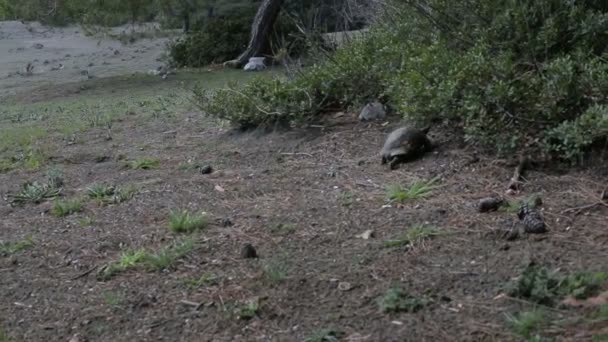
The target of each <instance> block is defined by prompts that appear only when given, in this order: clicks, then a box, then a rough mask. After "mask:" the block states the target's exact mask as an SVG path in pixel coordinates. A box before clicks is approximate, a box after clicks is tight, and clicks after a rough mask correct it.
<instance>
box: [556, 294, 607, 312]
mask: <svg viewBox="0 0 608 342" xmlns="http://www.w3.org/2000/svg"><path fill="white" fill-rule="evenodd" d="M562 304H563V305H566V306H571V307H575V308H576V307H578V308H580V307H587V308H588V307H595V306H602V305H606V304H608V291H604V292H602V293H600V294H599V295H597V296H595V297H589V298H587V299H584V300H579V299H576V298H574V297H567V298H566V299H564V300H562Z"/></svg>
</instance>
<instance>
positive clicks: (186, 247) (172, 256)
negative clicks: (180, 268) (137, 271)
mask: <svg viewBox="0 0 608 342" xmlns="http://www.w3.org/2000/svg"><path fill="white" fill-rule="evenodd" d="M193 249H194V240H192V239H185V240H181V241H178V242H176V243H174V244H173V245H171V246H168V247H164V248H163V249H161V250H160V251H159V252H158V253H148V254H146V257H145V259H144V263H145V267H146V269H148V270H149V271H162V270H164V269H167V268H169V267H170V266H172V265H173V264H174V263H175V262H176V261H177V260H178V259H180V258H182V257H184V256H185V255H186V254H188V253H190V252H191V251H192V250H193Z"/></svg>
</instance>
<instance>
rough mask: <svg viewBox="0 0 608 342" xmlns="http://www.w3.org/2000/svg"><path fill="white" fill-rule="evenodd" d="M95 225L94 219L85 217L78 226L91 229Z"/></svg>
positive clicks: (79, 221)
mask: <svg viewBox="0 0 608 342" xmlns="http://www.w3.org/2000/svg"><path fill="white" fill-rule="evenodd" d="M94 223H95V220H93V218H92V217H83V218H81V219H79V220H78V224H79V225H80V226H81V227H90V226H92V225H93V224H94Z"/></svg>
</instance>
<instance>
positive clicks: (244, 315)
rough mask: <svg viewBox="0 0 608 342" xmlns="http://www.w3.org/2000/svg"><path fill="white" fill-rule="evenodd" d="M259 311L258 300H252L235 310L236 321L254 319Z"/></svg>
mask: <svg viewBox="0 0 608 342" xmlns="http://www.w3.org/2000/svg"><path fill="white" fill-rule="evenodd" d="M258 311H260V302H259V300H258V299H252V300H250V301H248V302H247V303H245V305H243V306H241V307H239V308H237V310H236V315H237V317H238V319H243V320H249V319H252V318H253V317H255V316H256V315H257V314H258Z"/></svg>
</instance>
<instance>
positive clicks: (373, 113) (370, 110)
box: [359, 101, 386, 121]
mask: <svg viewBox="0 0 608 342" xmlns="http://www.w3.org/2000/svg"><path fill="white" fill-rule="evenodd" d="M385 117H386V109H385V108H384V106H383V105H382V103H380V102H378V101H375V102H371V103H368V104H366V105H365V107H363V109H361V113H360V114H359V120H361V121H370V120H382V119H384V118H385Z"/></svg>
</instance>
